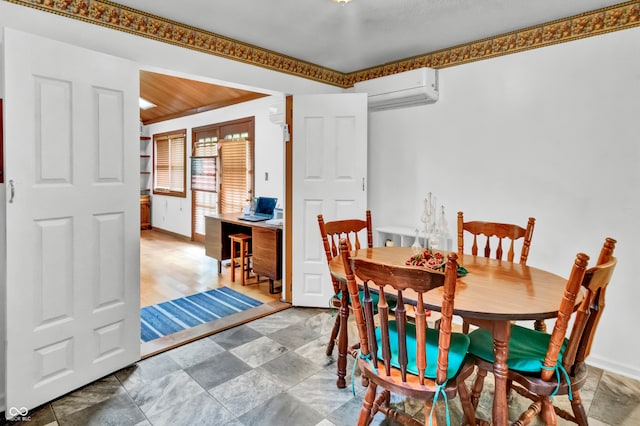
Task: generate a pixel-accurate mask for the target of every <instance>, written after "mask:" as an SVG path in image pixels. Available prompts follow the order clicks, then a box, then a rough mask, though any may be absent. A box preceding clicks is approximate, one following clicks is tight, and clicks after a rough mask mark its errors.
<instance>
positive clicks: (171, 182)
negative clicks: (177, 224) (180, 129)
mask: <svg viewBox="0 0 640 426" xmlns="http://www.w3.org/2000/svg"><path fill="white" fill-rule="evenodd" d="M153 141H154V157H153V158H154V162H153V192H154V193H155V194H161V195H175V196H181V197H185V196H186V188H185V186H186V185H185V173H186V170H185V169H186V167H185V166H186V157H185V142H186V139H185V134H184V133H163V134H159V135H154V138H153Z"/></svg>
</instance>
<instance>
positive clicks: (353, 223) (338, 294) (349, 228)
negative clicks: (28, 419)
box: [318, 210, 373, 388]
mask: <svg viewBox="0 0 640 426" xmlns="http://www.w3.org/2000/svg"><path fill="white" fill-rule="evenodd" d="M318 226H319V227H320V236H321V237H322V244H323V246H324V252H325V255H326V258H327V264H328V263H329V262H330V261H331V259H333V258H334V257H336V256H338V255H339V254H340V247H339V241H340V239H341V238H345V239H346V243H347V247H349V250H354V249H356V250H357V249H360V248H363V243H361V242H360V235H359V234H360V232H361V231H363V230H366V234H367V237H366V238H367V241H366V244H367V245H366V247H373V227H372V225H371V211H370V210H367V211H366V212H365V219H364V220H362V219H345V220H334V221H330V222H325V221H324V217H323V216H322V215H321V214H319V215H318ZM331 282H332V283H333V296H332V297H331V300H330V302H329V303H330V305H331V306H332V307H333V308H335V309H337V310H338V312H339V313H338V315H336V320H335V323H334V325H333V328H332V330H331V336H330V338H329V343H328V344H327V351H326V353H327V356H331V354H332V353H333V348H334V346H335V344H336V342H337V343H338V347H339V350H338V352H339V355H338V362H337V364H338V383H337V385H338V387H339V388H344V387H345V386H346V380H345V376H346V371H347V360H346V357H345V354H346V353H347V351H348V349H347V346H348V335H347V326H346V324H347V319H348V317H349V310H348V309H349V294H348V292H347V291H346V288H345V291H342V290H343V289H342V288H341V285H340V282H339V281H338V280H337V279H335V278H334V277H333V276H331ZM341 324H344V327H341Z"/></svg>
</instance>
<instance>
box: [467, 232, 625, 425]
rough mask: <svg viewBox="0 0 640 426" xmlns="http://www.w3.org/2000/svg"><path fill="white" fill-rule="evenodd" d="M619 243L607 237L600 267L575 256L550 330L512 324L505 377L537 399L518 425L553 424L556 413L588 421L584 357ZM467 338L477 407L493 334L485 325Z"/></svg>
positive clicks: (489, 366)
mask: <svg viewBox="0 0 640 426" xmlns="http://www.w3.org/2000/svg"><path fill="white" fill-rule="evenodd" d="M615 244H616V240H614V239H612V238H607V239H606V241H605V243H604V245H603V247H602V250H601V251H600V256H599V257H598V262H597V264H596V266H595V267H593V268H590V269H587V264H588V261H589V256H587V255H586V254H584V253H579V254H578V255H577V257H576V260H575V262H574V265H573V268H572V269H571V275H570V276H569V279H568V280H567V285H566V288H565V293H564V297H563V298H562V300H560V301H559V302H560V308H559V310H558V316H557V319H556V322H555V326H554V327H553V332H552V333H551V334H547V333H543V332H540V331H537V330H531V329H528V328H524V327H520V326H517V325H512V327H511V338H510V340H509V356H508V358H507V366H508V368H509V370H508V373H507V377H508V380H510V381H511V382H512V388H513V389H514V390H516V391H517V392H518V393H520V394H521V395H523V396H526V397H528V398H530V399H532V400H533V401H534V403H533V404H531V406H530V407H529V408H528V409H527V410H526V411H525V412H524V413H522V415H521V416H520V418H519V419H518V420H517V421H516V422H515V423H513V424H514V425H526V424H528V423H529V422H530V421H531V420H532V419H533V418H535V417H536V416H537V415H538V414H541V416H542V419H543V421H544V422H545V424H547V425H555V424H556V413H557V414H558V415H560V416H561V417H562V418H564V419H566V420H569V421H572V422H574V423H577V424H579V425H587V424H588V422H587V415H586V413H585V410H584V407H583V405H582V400H581V398H580V388H581V387H582V386H583V385H584V383H585V381H586V378H587V366H586V364H585V360H586V358H587V357H588V356H589V352H590V351H591V343H592V342H593V337H594V335H595V332H596V328H597V326H598V322H599V321H600V317H601V315H602V311H603V309H604V297H605V292H606V289H607V285H608V284H609V281H610V280H611V275H612V274H613V271H614V269H615V267H616V263H617V260H616V258H615V257H613V251H614V249H615ZM581 286H582V287H584V290H585V292H584V299H583V300H582V302H581V303H580V305H579V307H578V309H577V311H576V312H575V317H574V324H573V328H572V330H571V334H570V336H569V338H568V339H567V338H565V335H566V333H567V328H568V323H569V320H570V318H571V316H572V314H573V313H574V307H575V302H576V298H577V297H578V296H579V295H580V287H581ZM469 337H470V338H471V345H470V346H469V353H470V354H471V355H472V356H473V357H474V359H475V360H476V365H477V366H478V369H479V370H478V375H477V377H476V380H475V383H474V385H473V390H472V401H473V404H474V406H477V404H478V399H479V397H480V393H481V391H482V387H483V381H484V377H485V376H486V372H487V371H492V368H493V362H494V357H493V338H492V337H491V332H489V331H487V330H483V329H477V330H475V331H473V332H471V333H470V334H469ZM554 395H568V396H569V399H570V400H571V409H572V411H573V413H568V412H566V411H565V410H562V409H560V408H558V407H554V405H553V402H552V400H551V397H552V396H554Z"/></svg>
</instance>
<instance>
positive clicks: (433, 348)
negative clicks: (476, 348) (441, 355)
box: [376, 321, 469, 380]
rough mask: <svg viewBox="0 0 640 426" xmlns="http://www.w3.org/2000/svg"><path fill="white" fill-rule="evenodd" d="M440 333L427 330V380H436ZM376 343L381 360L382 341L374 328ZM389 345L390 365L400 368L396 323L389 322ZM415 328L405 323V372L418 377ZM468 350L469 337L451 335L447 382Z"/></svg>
mask: <svg viewBox="0 0 640 426" xmlns="http://www.w3.org/2000/svg"><path fill="white" fill-rule="evenodd" d="M439 337H440V332H439V331H438V330H434V329H432V328H428V329H427V368H426V371H425V373H424V376H425V377H426V378H429V379H435V378H436V372H437V370H438V339H439ZM376 341H377V342H378V358H379V359H382V343H381V342H382V339H381V337H380V327H378V328H376ZM389 343H390V346H391V365H392V366H394V367H396V368H400V363H399V362H398V330H397V326H396V321H389ZM416 347H417V342H416V326H415V324H412V323H407V358H408V364H407V371H408V372H410V373H411V374H414V375H418V367H417V365H416ZM468 348H469V336H467V335H466V334H462V333H451V346H450V348H449V365H448V367H447V380H448V379H451V378H452V377H454V376H455V375H456V374H457V373H458V370H460V366H462V363H463V362H464V359H465V356H466V355H467V349H468Z"/></svg>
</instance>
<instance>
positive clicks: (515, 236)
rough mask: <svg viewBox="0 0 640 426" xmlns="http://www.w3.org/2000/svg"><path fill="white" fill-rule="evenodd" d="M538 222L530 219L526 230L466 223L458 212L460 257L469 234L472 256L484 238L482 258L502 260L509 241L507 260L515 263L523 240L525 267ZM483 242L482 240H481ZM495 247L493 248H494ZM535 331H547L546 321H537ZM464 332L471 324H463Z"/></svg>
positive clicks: (506, 225)
mask: <svg viewBox="0 0 640 426" xmlns="http://www.w3.org/2000/svg"><path fill="white" fill-rule="evenodd" d="M535 222H536V220H535V219H534V218H532V217H530V218H529V220H528V222H527V226H526V228H523V227H521V226H519V225H513V224H508V223H498V222H480V221H471V222H465V221H464V216H463V213H462V212H458V256H462V254H463V253H464V233H465V232H468V233H470V234H471V235H473V245H472V246H471V254H472V255H474V256H478V239H479V238H480V236H484V240H485V241H484V247H483V248H482V251H481V256H484V257H493V258H495V259H502V257H503V255H504V247H503V241H504V240H507V244H508V246H509V247H508V249H507V258H506V260H507V261H509V262H513V260H514V258H515V246H516V241H517V240H519V239H522V248H521V250H520V263H521V264H523V265H525V264H526V263H527V258H528V257H529V248H530V247H531V238H532V237H533V227H534V225H535ZM480 239H481V240H482V238H480ZM480 243H482V241H480ZM492 245H493V248H492ZM535 329H536V330H541V331H545V330H546V326H545V323H544V321H536V323H535ZM462 330H463V331H464V332H465V333H468V332H469V324H468V323H467V322H465V321H463V323H462Z"/></svg>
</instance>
